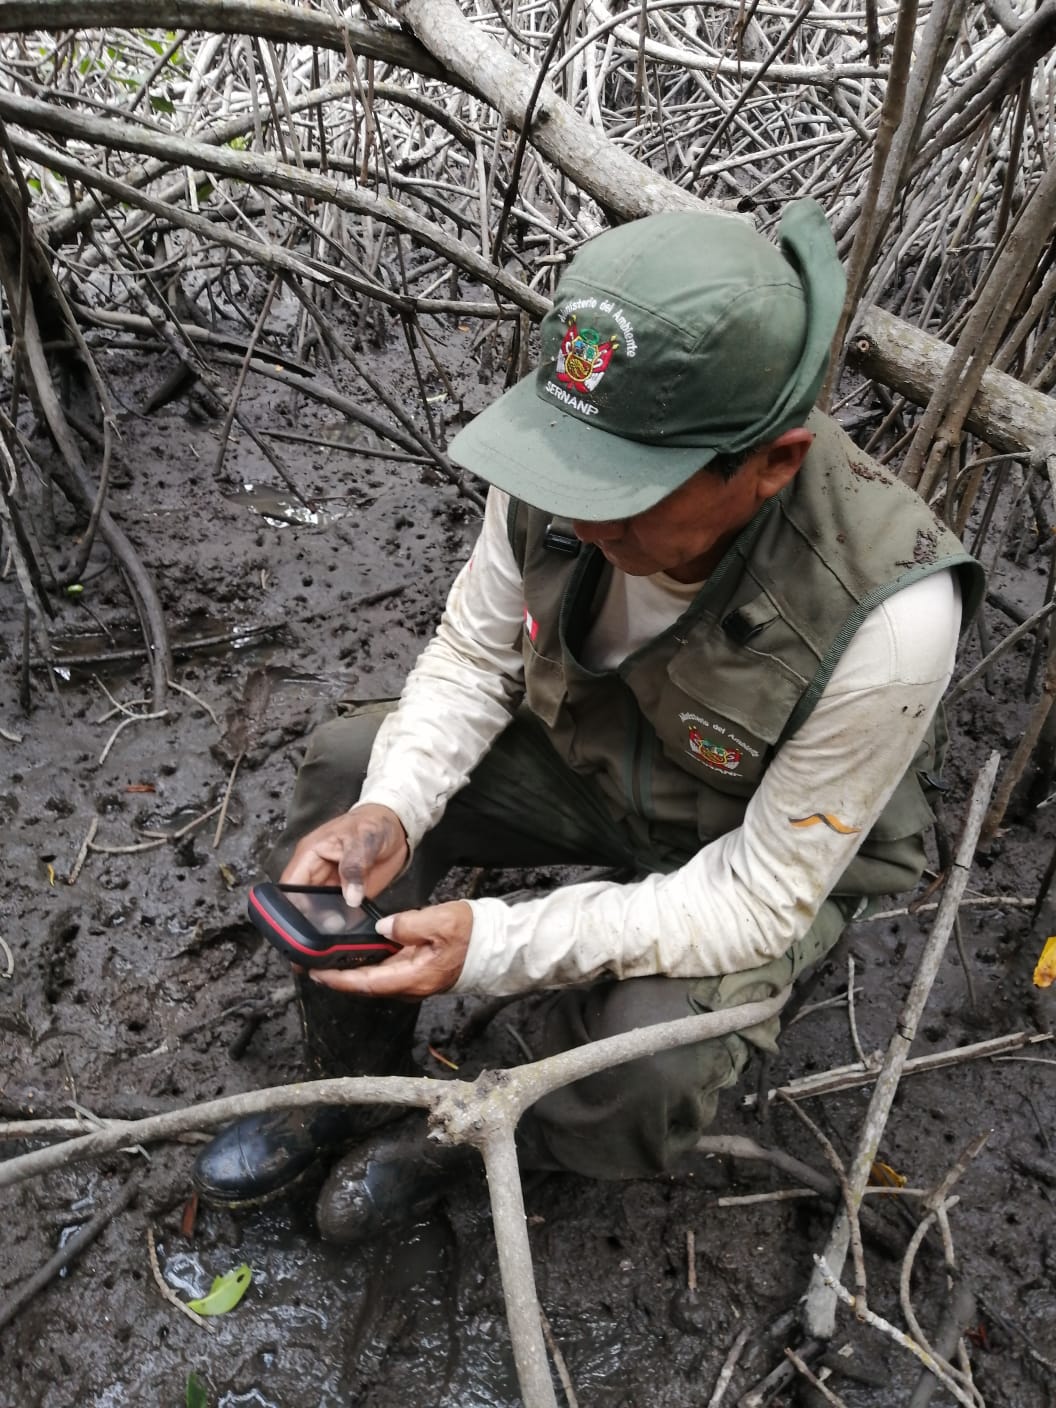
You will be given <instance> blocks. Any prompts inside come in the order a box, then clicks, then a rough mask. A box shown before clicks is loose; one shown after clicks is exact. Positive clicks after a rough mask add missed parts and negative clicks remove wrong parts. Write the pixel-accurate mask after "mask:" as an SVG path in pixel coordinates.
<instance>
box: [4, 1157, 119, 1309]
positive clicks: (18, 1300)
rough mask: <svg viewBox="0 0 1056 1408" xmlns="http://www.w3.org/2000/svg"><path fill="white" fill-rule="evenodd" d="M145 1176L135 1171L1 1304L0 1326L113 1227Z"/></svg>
mask: <svg viewBox="0 0 1056 1408" xmlns="http://www.w3.org/2000/svg"><path fill="white" fill-rule="evenodd" d="M142 1179H143V1175H142V1173H134V1174H133V1175H132V1177H131V1178H129V1179H128V1181H127V1182H126V1183H125V1185H124V1187H123V1188H122V1189H121V1191H120V1193H118V1195H117V1197H116V1198H114V1200H113V1201H112V1202H111V1203H108V1204H107V1206H106V1207H105V1208H103V1210H102V1211H101V1212H98V1213H96V1215H95V1217H93V1218H92V1220H91V1222H87V1223H85V1225H84V1226H83V1227H82V1228H81V1229H80V1231H78V1232H75V1233H74V1235H73V1236H72V1237H71V1238H70V1239H69V1241H68V1242H67V1243H66V1244H65V1246H63V1247H60V1249H59V1250H58V1251H57V1252H56V1253H55V1255H54V1256H53V1257H51V1258H49V1260H48V1261H46V1262H45V1263H44V1265H43V1266H41V1267H40V1268H39V1269H38V1270H36V1271H34V1273H33V1275H32V1276H30V1277H29V1279H28V1280H26V1281H24V1282H23V1283H22V1285H21V1286H19V1287H18V1289H17V1290H16V1291H14V1292H13V1293H12V1294H11V1295H10V1296H8V1298H7V1300H5V1301H4V1303H3V1304H2V1305H0V1329H3V1327H4V1326H5V1325H7V1324H10V1322H11V1321H12V1320H13V1319H14V1318H15V1316H16V1315H17V1314H18V1313H19V1311H21V1310H22V1309H23V1307H24V1306H26V1305H28V1304H29V1302H30V1301H31V1300H32V1299H33V1297H34V1296H35V1295H36V1294H37V1292H38V1291H42V1290H43V1289H44V1287H45V1286H46V1285H48V1283H49V1282H51V1281H54V1279H55V1277H56V1276H58V1275H60V1274H61V1273H62V1272H63V1271H65V1270H66V1268H67V1267H68V1266H70V1265H72V1263H73V1262H74V1261H76V1260H77V1258H78V1257H79V1256H80V1254H81V1252H83V1251H84V1249H85V1247H88V1246H90V1245H91V1243H92V1242H94V1241H95V1239H96V1237H98V1236H99V1233H100V1232H102V1231H103V1230H104V1229H105V1228H107V1227H109V1225H110V1223H111V1222H113V1220H114V1218H115V1217H117V1216H118V1215H119V1214H120V1213H122V1212H124V1210H125V1208H127V1207H128V1205H129V1203H130V1202H131V1201H132V1199H133V1198H134V1197H135V1196H136V1193H137V1192H138V1191H139V1185H140V1183H141V1182H142Z"/></svg>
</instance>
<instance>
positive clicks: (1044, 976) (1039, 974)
mask: <svg viewBox="0 0 1056 1408" xmlns="http://www.w3.org/2000/svg"><path fill="white" fill-rule="evenodd" d="M1054 982H1056V935H1054V936H1053V937H1052V938H1050V939H1046V940H1045V947H1044V948H1043V949H1042V950H1041V957H1040V958H1039V959H1038V966H1037V967H1036V968H1035V969H1034V986H1035V987H1036V988H1048V987H1051V986H1052V984H1053V983H1054Z"/></svg>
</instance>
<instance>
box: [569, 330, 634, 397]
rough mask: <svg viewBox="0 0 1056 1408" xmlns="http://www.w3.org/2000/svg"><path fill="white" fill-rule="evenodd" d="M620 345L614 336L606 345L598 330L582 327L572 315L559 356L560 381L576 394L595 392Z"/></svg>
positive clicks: (608, 339) (606, 341)
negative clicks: (576, 392)
mask: <svg viewBox="0 0 1056 1408" xmlns="http://www.w3.org/2000/svg"><path fill="white" fill-rule="evenodd" d="M619 345H620V344H619V342H618V340H617V339H616V338H614V337H610V338H607V339H606V340H605V341H604V342H603V341H602V339H601V333H600V332H598V330H597V328H589V327H585V328H581V327H580V326H579V325H578V323H577V322H576V317H575V314H573V315H572V316H571V317H570V318H569V320H568V327H567V328H566V330H565V335H564V337H563V338H562V339H561V347H560V349H559V350H558V354H557V379H558V381H559V382H561V383H562V385H563V386H568V387H572V389H573V390H575V391H580V392H591V391H593V390H594V388H595V387H596V386H597V384H598V382H599V381H600V380H601V378H602V377H603V376H604V375H605V372H606V371H607V370H608V366H609V363H610V362H611V361H612V354H613V353H614V352H615V351H616V349H617V348H618V347H619Z"/></svg>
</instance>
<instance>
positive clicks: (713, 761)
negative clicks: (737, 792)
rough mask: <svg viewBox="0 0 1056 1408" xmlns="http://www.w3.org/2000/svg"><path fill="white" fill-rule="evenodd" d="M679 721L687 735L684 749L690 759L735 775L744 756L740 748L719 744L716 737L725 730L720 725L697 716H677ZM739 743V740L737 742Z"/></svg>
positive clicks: (718, 770) (717, 770) (728, 744)
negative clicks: (687, 745)
mask: <svg viewBox="0 0 1056 1408" xmlns="http://www.w3.org/2000/svg"><path fill="white" fill-rule="evenodd" d="M678 717H679V720H680V721H681V722H682V723H684V724H685V725H686V728H687V731H688V735H687V739H686V741H687V743H688V744H689V747H688V748H687V749H686V751H687V753H688V754H689V756H690V757H691V758H696V760H697V762H698V763H703V764H704V766H705V767H708V768H714V769H715V771H716V772H731V773H735V772H736V771H737V769H738V768H739V767H740V765H741V762H742V760H743V758H744V754H743V752H742V751H741V749H740V748H735V747H734V746H733V744H732V742H730V743H720V742H718V741H717V736H719V735H722V734H724V733H725V732H726V730H725V729H724V728H723V727H722V725H721V724H716V723H714V722H712V721H711V720H709V719H703V718H701V716H700V715H699V714H679V716H678ZM738 741H740V740H738Z"/></svg>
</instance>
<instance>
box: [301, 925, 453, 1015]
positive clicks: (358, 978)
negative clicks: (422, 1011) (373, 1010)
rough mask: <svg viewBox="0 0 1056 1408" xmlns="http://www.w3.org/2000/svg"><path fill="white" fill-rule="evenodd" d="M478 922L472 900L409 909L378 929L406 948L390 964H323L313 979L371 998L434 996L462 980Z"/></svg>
mask: <svg viewBox="0 0 1056 1408" xmlns="http://www.w3.org/2000/svg"><path fill="white" fill-rule="evenodd" d="M472 927H473V913H472V910H471V909H470V907H469V905H468V904H465V903H463V902H462V901H455V902H453V903H450V904H443V905H433V906H431V907H429V908H427V909H406V910H404V911H403V912H402V913H400V914H389V915H387V916H386V917H385V918H384V919H381V920H379V921H378V926H377V928H378V933H379V934H381V936H382V937H383V938H386V939H393V940H395V942H396V943H398V944H402V945H403V947H402V948H401V949H400V951H399V953H394V954H393V955H392V957H391V958H387V959H386V960H385V962H384V963H379V964H377V965H373V966H370V967H364V968H325V969H317V970H316V971H315V972H313V973H312V978H313V980H314V981H315V982H317V983H323V984H324V985H325V986H326V987H330V988H335V989H336V990H337V991H338V992H349V993H360V994H362V995H364V996H367V997H429V996H430V995H431V994H432V993H435V992H446V991H447V990H448V989H449V988H450V987H452V986H453V984H454V983H456V982H457V981H458V975H459V973H461V971H462V965H463V963H464V962H465V956H466V948H467V945H468V943H469V936H470V932H471V930H472Z"/></svg>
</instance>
